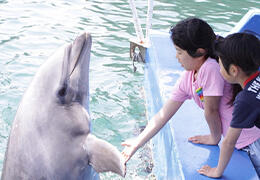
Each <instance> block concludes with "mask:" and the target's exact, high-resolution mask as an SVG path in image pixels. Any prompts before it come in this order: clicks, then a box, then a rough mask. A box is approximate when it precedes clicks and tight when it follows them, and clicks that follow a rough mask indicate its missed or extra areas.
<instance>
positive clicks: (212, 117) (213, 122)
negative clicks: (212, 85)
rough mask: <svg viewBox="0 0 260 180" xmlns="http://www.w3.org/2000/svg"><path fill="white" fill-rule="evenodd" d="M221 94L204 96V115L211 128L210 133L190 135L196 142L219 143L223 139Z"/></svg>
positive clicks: (190, 139)
mask: <svg viewBox="0 0 260 180" xmlns="http://www.w3.org/2000/svg"><path fill="white" fill-rule="evenodd" d="M220 98H221V97H220V96H204V115H205V119H206V121H207V123H208V126H209V129H210V135H199V136H194V137H190V138H189V139H188V140H189V141H192V142H193V143H196V144H207V145H217V144H218V143H219V141H220V139H221V128H222V127H221V120H220V116H219V102H220Z"/></svg>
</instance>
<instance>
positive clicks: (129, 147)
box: [121, 140, 138, 163]
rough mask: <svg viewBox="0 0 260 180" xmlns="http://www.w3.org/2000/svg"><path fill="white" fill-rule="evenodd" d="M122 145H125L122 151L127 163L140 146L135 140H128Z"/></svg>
mask: <svg viewBox="0 0 260 180" xmlns="http://www.w3.org/2000/svg"><path fill="white" fill-rule="evenodd" d="M121 145H122V146H125V149H124V150H123V151H122V155H123V157H124V159H125V163H126V162H127V161H128V160H129V159H130V158H131V157H132V155H133V154H134V153H135V152H136V151H137V149H138V147H137V144H136V142H135V140H127V141H125V142H123V143H121Z"/></svg>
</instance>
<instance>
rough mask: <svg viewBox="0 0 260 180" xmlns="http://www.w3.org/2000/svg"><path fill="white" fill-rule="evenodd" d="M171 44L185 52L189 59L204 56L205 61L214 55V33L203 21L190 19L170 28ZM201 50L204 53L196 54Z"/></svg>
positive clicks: (214, 56)
mask: <svg viewBox="0 0 260 180" xmlns="http://www.w3.org/2000/svg"><path fill="white" fill-rule="evenodd" d="M170 33H171V39H172V41H173V43H174V44H175V45H176V46H178V47H180V48H181V49H183V50H186V51H187V53H188V54H189V55H190V56H191V57H201V56H205V59H207V58H208V57H212V58H215V59H217V56H216V55H215V54H214V44H215V39H216V36H215V33H214V31H213V29H212V28H211V27H210V26H209V25H208V24H207V23H206V22H205V21H203V20H201V19H199V18H196V17H190V18H187V19H184V20H182V21H180V22H178V23H177V24H176V26H172V27H171V29H170ZM199 48H203V49H204V50H205V53H203V54H202V53H198V52H197V50H198V49H199Z"/></svg>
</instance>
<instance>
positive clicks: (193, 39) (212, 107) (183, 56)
mask: <svg viewBox="0 0 260 180" xmlns="http://www.w3.org/2000/svg"><path fill="white" fill-rule="evenodd" d="M170 31H171V38H172V41H173V43H174V46H175V48H176V50H177V53H176V58H177V59H178V61H179V62H180V64H181V66H182V67H184V69H185V71H184V73H183V74H182V76H181V77H180V78H179V79H178V81H177V82H176V84H175V85H174V88H173V90H172V94H171V97H170V98H169V99H168V100H167V101H166V103H165V104H164V105H163V107H162V108H161V109H160V111H159V112H158V113H157V114H156V115H155V116H154V117H153V118H152V119H151V120H150V121H149V123H148V125H147V126H146V128H145V129H144V131H143V132H142V133H141V134H140V135H139V136H138V138H137V139H136V140H134V141H131V142H123V143H122V145H123V146H126V147H125V149H124V150H123V152H122V154H123V156H124V157H125V162H127V161H128V160H129V159H130V158H131V156H132V155H133V154H134V153H135V152H136V151H137V149H138V148H139V147H141V146H143V145H144V144H145V143H146V142H147V141H149V140H150V139H151V138H152V137H153V136H154V135H155V134H156V133H157V132H158V131H160V130H161V129H162V127H163V126H164V125H165V124H166V123H167V122H168V121H169V120H170V119H171V117H172V116H173V115H174V114H175V113H176V112H177V111H178V109H179V108H180V107H181V105H182V104H183V102H184V101H185V100H186V99H191V98H193V99H194V101H195V102H196V104H198V106H199V107H200V108H202V109H204V115H205V119H206V121H207V123H208V126H209V129H210V134H209V135H197V136H194V137H190V138H189V139H188V140H189V141H192V142H193V143H200V144H207V145H217V144H218V143H219V141H220V139H221V134H223V135H224V136H225V135H226V133H227V130H228V127H229V124H230V122H231V118H232V109H233V107H232V102H231V100H232V96H233V93H232V86H231V85H230V84H229V83H227V82H226V81H225V80H224V79H223V77H222V76H221V74H220V72H219V70H220V66H219V64H218V63H217V61H216V60H215V59H213V58H214V45H215V39H216V36H215V34H214V32H213V30H212V28H211V27H210V26H209V25H208V24H207V23H206V22H205V21H203V20H201V19H198V18H188V19H185V20H182V21H180V22H179V23H177V25H176V26H175V27H172V28H171V30H170ZM259 138H260V132H259V131H258V130H257V129H255V128H251V129H247V130H243V132H242V134H241V137H240V138H239V140H238V141H237V144H236V148H238V149H240V148H243V147H245V146H247V145H249V144H251V143H252V142H254V141H255V140H257V139H259Z"/></svg>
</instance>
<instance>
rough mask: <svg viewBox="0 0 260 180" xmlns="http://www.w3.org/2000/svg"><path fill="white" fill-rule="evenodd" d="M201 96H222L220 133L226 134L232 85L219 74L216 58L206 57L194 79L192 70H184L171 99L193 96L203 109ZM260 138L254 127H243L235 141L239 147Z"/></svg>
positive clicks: (230, 112) (229, 120)
mask: <svg viewBox="0 0 260 180" xmlns="http://www.w3.org/2000/svg"><path fill="white" fill-rule="evenodd" d="M203 96H222V97H221V100H220V105H219V115H220V119H221V122H222V134H223V136H226V134H227V131H228V128H229V125H230V122H231V120H232V111H233V106H230V104H228V102H229V101H230V99H231V98H232V86H231V85H230V84H229V83H228V82H227V81H225V80H224V78H223V77H222V76H221V74H220V67H219V64H218V63H217V62H216V60H214V59H211V58H208V59H207V60H206V61H205V62H204V63H203V65H202V66H201V67H200V70H199V72H198V74H197V79H196V81H194V71H184V72H183V74H182V75H181V77H180V78H179V79H178V81H177V82H176V83H175V85H174V87H173V90H172V93H171V97H170V98H171V99H172V100H174V101H185V100H187V99H191V98H193V99H194V101H195V103H196V104H197V105H198V106H199V107H200V108H202V109H204V102H203ZM259 138H260V131H259V130H258V129H257V128H256V127H253V128H250V129H243V130H242V132H241V135H240V136H239V139H238V141H237V143H236V148H237V149H241V148H243V147H245V146H248V145H249V144H252V143H253V142H255V141H256V140H257V139H259Z"/></svg>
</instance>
